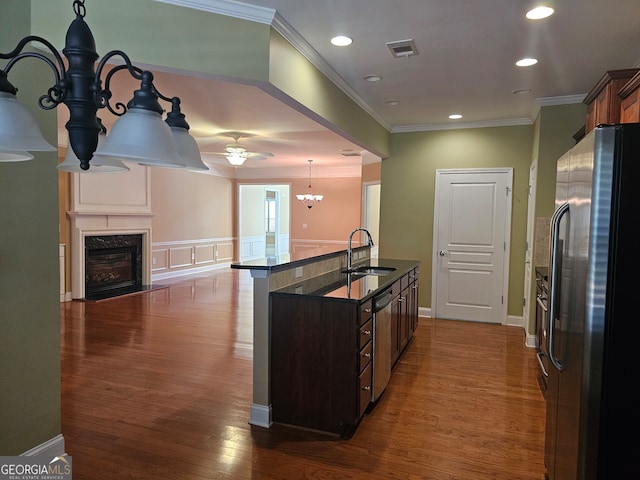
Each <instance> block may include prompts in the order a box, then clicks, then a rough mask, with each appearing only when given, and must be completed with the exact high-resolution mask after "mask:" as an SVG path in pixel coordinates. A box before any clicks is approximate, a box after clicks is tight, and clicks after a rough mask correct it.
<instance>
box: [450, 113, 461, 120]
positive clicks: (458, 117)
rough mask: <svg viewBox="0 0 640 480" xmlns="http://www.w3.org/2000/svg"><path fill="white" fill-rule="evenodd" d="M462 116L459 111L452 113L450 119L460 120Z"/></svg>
mask: <svg viewBox="0 0 640 480" xmlns="http://www.w3.org/2000/svg"><path fill="white" fill-rule="evenodd" d="M461 118H462V115H460V114H459V113H452V114H451V115H449V119H450V120H460V119H461Z"/></svg>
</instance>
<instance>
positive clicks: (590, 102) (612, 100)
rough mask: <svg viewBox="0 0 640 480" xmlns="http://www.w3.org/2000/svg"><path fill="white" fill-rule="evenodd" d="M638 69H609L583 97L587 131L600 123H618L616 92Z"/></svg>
mask: <svg viewBox="0 0 640 480" xmlns="http://www.w3.org/2000/svg"><path fill="white" fill-rule="evenodd" d="M639 71H640V69H638V68H628V69H624V70H609V71H607V72H606V73H605V74H604V75H603V77H602V78H601V79H600V81H599V82H598V83H597V84H596V85H595V87H593V89H592V90H591V91H590V92H589V94H588V95H587V96H586V97H585V99H584V103H586V104H587V124H586V130H585V133H589V132H590V131H591V130H593V129H594V128H595V127H596V125H600V124H601V123H606V124H610V123H620V109H621V98H620V96H619V95H618V92H619V91H620V90H621V89H622V87H624V86H625V85H626V84H627V83H628V82H629V80H631V78H632V77H633V76H634V75H636V74H637V73H638V72H639Z"/></svg>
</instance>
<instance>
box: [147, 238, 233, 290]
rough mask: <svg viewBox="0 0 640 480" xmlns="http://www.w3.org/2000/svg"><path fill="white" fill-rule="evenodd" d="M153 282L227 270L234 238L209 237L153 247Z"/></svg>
mask: <svg viewBox="0 0 640 480" xmlns="http://www.w3.org/2000/svg"><path fill="white" fill-rule="evenodd" d="M152 248H153V252H152V280H154V281H157V280H161V279H163V278H170V277H175V276H180V275H188V274H191V273H199V272H203V271H207V270H213V269H216V268H224V267H225V266H227V265H228V264H229V262H231V261H232V260H233V252H234V248H235V243H234V239H232V238H219V239H218V238H207V239H201V240H182V241H175V242H156V243H153V245H152Z"/></svg>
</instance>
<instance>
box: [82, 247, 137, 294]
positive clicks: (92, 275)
mask: <svg viewBox="0 0 640 480" xmlns="http://www.w3.org/2000/svg"><path fill="white" fill-rule="evenodd" d="M142 245H143V238H142V235H97V236H87V237H85V245H84V246H85V255H84V258H85V269H84V270H85V298H86V299H87V300H100V299H104V298H109V297H114V296H117V295H123V294H127V293H132V292H136V291H140V290H142V289H143V285H142V284H143V281H142V279H143V274H142V272H143V270H142V268H143V265H142V263H143V262H142V258H143V248H142Z"/></svg>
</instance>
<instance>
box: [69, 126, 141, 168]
mask: <svg viewBox="0 0 640 480" xmlns="http://www.w3.org/2000/svg"><path fill="white" fill-rule="evenodd" d="M106 141H107V136H106V135H105V134H104V133H102V132H100V133H99V134H98V148H100V147H101V146H102V145H104V143H105V142H106ZM57 168H58V170H62V171H64V172H74V173H123V172H128V171H129V170H130V169H129V167H127V166H126V165H125V164H124V163H123V162H121V161H120V160H118V159H117V158H111V157H105V156H101V157H95V156H94V157H93V158H92V159H91V161H90V166H89V170H83V169H82V168H80V160H79V159H78V157H76V154H75V153H74V151H73V148H71V145H69V147H68V148H67V156H66V157H65V158H64V161H63V162H62V163H60V164H59V165H58V167H57Z"/></svg>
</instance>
